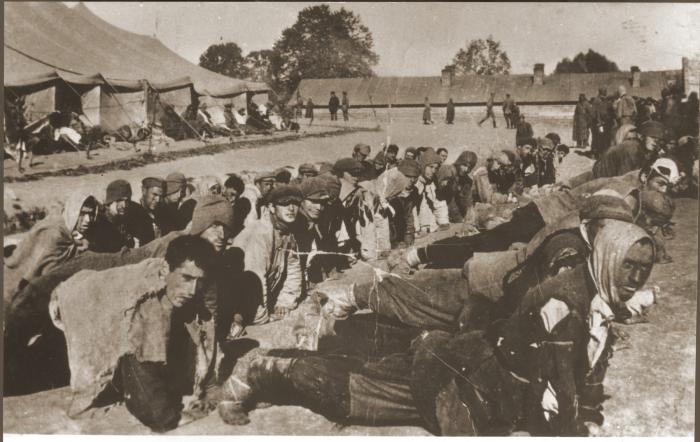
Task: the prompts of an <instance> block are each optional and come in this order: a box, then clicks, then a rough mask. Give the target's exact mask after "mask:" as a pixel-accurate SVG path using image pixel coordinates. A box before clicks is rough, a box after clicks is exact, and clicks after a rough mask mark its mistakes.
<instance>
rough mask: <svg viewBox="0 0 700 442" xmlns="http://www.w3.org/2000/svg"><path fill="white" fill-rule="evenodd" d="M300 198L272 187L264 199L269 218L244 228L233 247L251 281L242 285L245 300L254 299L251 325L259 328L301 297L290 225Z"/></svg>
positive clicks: (295, 192) (295, 191)
mask: <svg viewBox="0 0 700 442" xmlns="http://www.w3.org/2000/svg"><path fill="white" fill-rule="evenodd" d="M302 200H303V195H302V194H301V191H300V190H299V188H297V187H295V186H287V185H282V186H278V187H275V188H274V189H272V190H271V191H270V193H269V194H268V195H267V197H266V201H267V205H268V206H267V207H268V211H269V214H270V215H269V217H261V218H260V219H258V220H256V221H253V222H252V223H251V224H249V225H248V226H246V227H245V228H244V229H243V231H242V232H241V233H240V234H239V235H238V236H237V237H236V238H235V239H234V241H233V246H234V247H237V248H239V249H240V251H241V253H242V254H243V261H244V270H245V272H246V274H250V273H249V272H252V274H254V275H255V278H254V279H255V281H250V283H248V284H244V286H245V287H244V288H243V290H244V291H245V294H244V295H243V296H245V297H246V298H247V299H257V300H259V302H258V308H257V313H256V314H255V318H254V319H253V323H254V324H263V323H266V322H268V321H269V320H270V317H271V315H272V317H273V318H274V319H281V317H282V316H284V315H285V314H287V313H288V312H289V311H291V310H293V309H294V308H296V306H297V305H298V302H299V301H300V299H299V298H300V296H301V294H302V286H303V278H302V272H301V263H300V260H299V256H298V255H296V254H295V253H292V252H297V246H296V242H295V239H294V235H293V228H294V223H295V220H296V218H297V214H298V212H299V205H300V204H301V201H302Z"/></svg>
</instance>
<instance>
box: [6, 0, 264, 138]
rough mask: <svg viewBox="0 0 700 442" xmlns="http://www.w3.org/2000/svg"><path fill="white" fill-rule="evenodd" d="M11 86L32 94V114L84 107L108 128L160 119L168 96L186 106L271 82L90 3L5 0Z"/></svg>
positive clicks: (258, 88)
mask: <svg viewBox="0 0 700 442" xmlns="http://www.w3.org/2000/svg"><path fill="white" fill-rule="evenodd" d="M4 44H5V47H4V62H5V63H4V87H5V91H6V93H8V92H9V94H8V95H10V96H13V95H14V96H20V95H21V96H25V104H26V106H27V108H28V114H29V115H28V116H29V118H30V119H34V118H36V117H40V116H42V115H46V114H47V113H50V112H52V111H53V110H55V109H57V108H64V109H70V110H79V111H81V112H83V113H84V114H85V115H86V117H87V118H88V119H89V120H90V121H91V122H92V123H93V124H99V125H101V126H103V127H104V128H106V129H115V128H117V127H119V126H121V125H123V124H128V125H132V126H139V125H143V124H145V123H146V122H147V121H152V120H153V119H155V118H157V116H158V114H159V112H160V110H159V108H161V106H159V105H160V104H162V103H168V104H170V105H172V106H173V107H175V108H176V110H177V111H178V112H180V111H181V110H182V109H184V107H186V106H187V105H188V104H190V103H191V102H192V101H193V100H194V99H195V98H196V97H199V96H205V97H214V98H232V97H236V96H241V95H243V96H248V97H250V96H252V95H253V94H256V93H264V92H267V91H268V90H269V87H268V86H267V85H266V84H264V83H258V82H251V81H245V80H239V79H235V78H230V77H226V76H223V75H219V74H217V73H214V72H211V71H209V70H207V69H204V68H201V67H199V66H197V65H195V64H193V63H190V62H189V61H187V60H185V59H184V58H182V57H180V56H179V55H177V54H176V53H175V52H173V51H171V50H170V49H168V48H167V47H166V46H165V45H163V43H161V42H160V41H159V40H158V39H156V38H153V37H148V36H145V35H138V34H135V33H132V32H128V31H125V30H123V29H120V28H118V27H115V26H113V25H110V24H109V23H107V22H106V21H104V20H102V19H101V18H99V17H98V16H96V15H95V14H93V13H92V12H91V11H90V10H89V9H88V8H87V7H86V6H85V5H83V4H82V3H80V4H78V5H77V6H75V7H74V8H69V7H67V6H65V5H63V4H62V3H58V2H56V3H54V2H17V3H15V2H9V3H5V43H4Z"/></svg>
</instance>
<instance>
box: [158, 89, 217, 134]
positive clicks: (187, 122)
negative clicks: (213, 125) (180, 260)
mask: <svg viewBox="0 0 700 442" xmlns="http://www.w3.org/2000/svg"><path fill="white" fill-rule="evenodd" d="M146 83H148V85H149V86H150V87H151V88H152V89H153V90H154V91H156V92H158V95H156V100H157V101H158V103H160V104H161V106H162V105H163V103H162V102H161V101H160V91H159V90H158V89H156V88H154V87H153V85H152V84H150V83H149V82H148V80H146ZM175 115H177V117H178V118H179V119H181V120H182V121H183V122H184V123H185V124H186V125H187V126H188V127H189V128H190V129H192V131H193V132H194V133H196V134H199V133H198V132H197V129H195V128H194V127H192V125H191V124H190V123H189V121H187V120H185V119H184V118H183V117H182V115H180V114H178V113H177V112H175ZM202 141H203V142H204V144H207V143H208V141H207V139H206V138H202Z"/></svg>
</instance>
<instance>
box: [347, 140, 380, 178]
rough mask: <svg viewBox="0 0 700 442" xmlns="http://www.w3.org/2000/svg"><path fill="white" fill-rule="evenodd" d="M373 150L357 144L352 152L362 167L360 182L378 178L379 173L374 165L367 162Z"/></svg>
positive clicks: (365, 145) (367, 146)
mask: <svg viewBox="0 0 700 442" xmlns="http://www.w3.org/2000/svg"><path fill="white" fill-rule="evenodd" d="M371 152H372V148H371V147H369V145H367V144H362V143H360V144H356V145H355V147H354V148H353V150H352V157H353V158H354V159H356V160H357V161H359V162H360V163H361V165H362V168H363V172H362V174H361V175H360V177H359V178H360V181H368V180H373V179H374V178H376V175H377V173H376V172H375V170H374V165H373V164H372V163H371V162H369V161H367V158H368V157H369V154H370V153H371Z"/></svg>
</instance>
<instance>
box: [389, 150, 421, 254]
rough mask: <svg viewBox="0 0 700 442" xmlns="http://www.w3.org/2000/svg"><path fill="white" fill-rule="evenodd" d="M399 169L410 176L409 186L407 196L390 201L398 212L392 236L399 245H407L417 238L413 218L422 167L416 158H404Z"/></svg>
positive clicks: (392, 226)
mask: <svg viewBox="0 0 700 442" xmlns="http://www.w3.org/2000/svg"><path fill="white" fill-rule="evenodd" d="M397 169H398V171H399V172H401V173H402V174H403V175H404V176H405V177H406V178H408V180H409V187H408V188H407V189H406V191H407V193H408V194H407V195H406V196H400V197H398V198H394V199H392V200H391V201H389V204H391V207H393V208H394V211H395V212H396V216H394V218H393V221H394V222H393V223H392V224H391V226H390V227H391V230H392V231H391V238H392V242H393V243H394V244H395V245H396V246H397V247H405V246H410V245H412V244H413V241H414V240H415V234H416V225H415V222H414V220H413V208H414V207H415V204H416V201H417V199H418V191H417V190H416V188H415V184H416V182H417V181H418V178H419V177H420V175H421V167H420V164H419V163H418V161H416V160H411V159H404V160H401V161H400V162H399V164H398V166H397Z"/></svg>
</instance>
